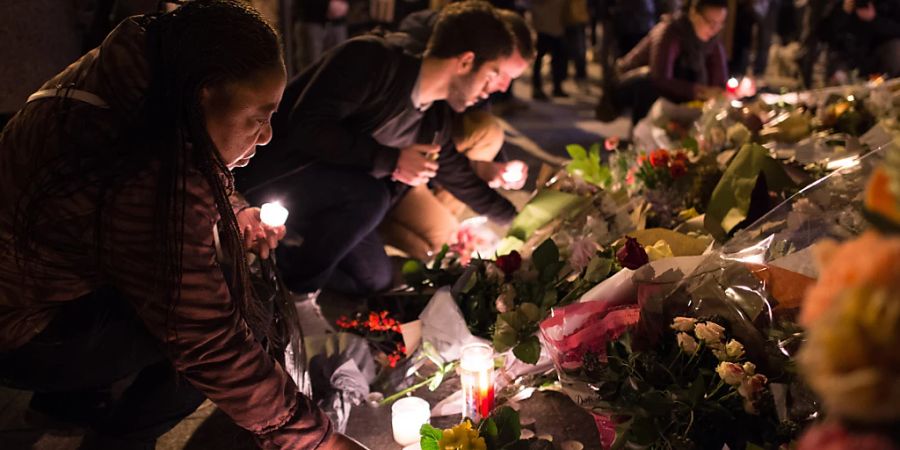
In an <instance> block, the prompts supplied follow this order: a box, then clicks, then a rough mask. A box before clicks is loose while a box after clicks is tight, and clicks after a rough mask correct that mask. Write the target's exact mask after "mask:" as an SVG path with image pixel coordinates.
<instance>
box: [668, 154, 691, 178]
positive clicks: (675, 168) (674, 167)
mask: <svg viewBox="0 0 900 450" xmlns="http://www.w3.org/2000/svg"><path fill="white" fill-rule="evenodd" d="M686 173H687V166H686V165H685V164H684V161H682V160H680V159H676V160H674V161H672V164H670V165H669V175H671V176H672V178H680V177H682V176H684V174H686Z"/></svg>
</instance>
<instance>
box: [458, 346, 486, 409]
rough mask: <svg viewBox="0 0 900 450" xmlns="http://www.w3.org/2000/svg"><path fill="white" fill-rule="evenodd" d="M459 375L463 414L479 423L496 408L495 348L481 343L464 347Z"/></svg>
mask: <svg viewBox="0 0 900 450" xmlns="http://www.w3.org/2000/svg"><path fill="white" fill-rule="evenodd" d="M459 375H460V382H461V384H462V393H463V409H462V415H463V417H468V418H470V419H472V420H473V421H474V422H476V423H477V422H478V421H480V420H481V419H483V418H485V417H487V416H489V415H490V414H491V410H492V409H494V349H493V348H491V346H489V345H487V344H480V343H479V344H470V345H467V346H465V347H463V349H462V354H461V356H460V359H459Z"/></svg>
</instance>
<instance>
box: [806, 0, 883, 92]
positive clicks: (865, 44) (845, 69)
mask: <svg viewBox="0 0 900 450" xmlns="http://www.w3.org/2000/svg"><path fill="white" fill-rule="evenodd" d="M820 32H821V33H822V38H823V39H824V40H825V41H826V42H827V43H828V46H829V58H828V60H829V63H828V66H829V67H828V73H829V74H830V75H831V77H832V81H833V82H835V83H838V84H843V83H847V82H848V81H850V80H849V76H848V75H849V74H850V72H851V71H853V70H856V71H858V73H859V75H861V76H868V75H871V74H885V75H887V76H890V77H897V76H900V1H897V0H842V1H841V2H840V3H839V5H837V6H836V7H835V8H834V9H833V10H832V11H831V14H829V15H828V17H827V18H826V24H825V26H823V27H822V29H821V30H820Z"/></svg>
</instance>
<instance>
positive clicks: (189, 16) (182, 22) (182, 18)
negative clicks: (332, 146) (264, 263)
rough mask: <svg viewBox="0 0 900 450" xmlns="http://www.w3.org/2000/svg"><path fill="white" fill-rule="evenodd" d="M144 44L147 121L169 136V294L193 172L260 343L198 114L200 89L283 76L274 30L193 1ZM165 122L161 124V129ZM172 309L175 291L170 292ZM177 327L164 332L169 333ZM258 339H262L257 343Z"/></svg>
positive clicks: (217, 3) (227, 185) (229, 214)
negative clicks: (207, 192) (215, 217)
mask: <svg viewBox="0 0 900 450" xmlns="http://www.w3.org/2000/svg"><path fill="white" fill-rule="evenodd" d="M147 32H148V35H149V36H150V39H149V41H150V45H151V46H155V47H156V48H151V49H150V54H151V55H152V57H151V67H153V68H154V71H155V73H154V76H153V80H154V81H153V83H152V86H151V95H150V96H149V97H148V98H149V99H150V101H148V104H147V108H146V113H147V118H148V119H149V120H146V121H144V123H148V124H152V126H153V127H154V128H155V129H157V130H170V131H171V133H169V134H168V135H166V136H164V139H166V140H169V141H170V142H168V143H166V144H168V145H164V146H163V147H164V148H172V149H175V151H174V152H169V153H166V154H163V155H159V156H160V159H161V161H160V163H161V164H162V168H163V170H162V171H161V173H160V180H159V183H160V184H159V187H160V188H159V189H158V190H157V195H158V198H157V203H156V205H157V209H158V211H157V212H158V214H159V215H160V217H175V218H177V219H179V220H169V221H166V222H165V225H164V226H165V229H161V230H160V231H162V232H163V234H164V235H163V236H160V238H161V242H165V243H166V244H167V245H166V246H165V247H166V248H165V249H163V251H164V254H163V255H161V256H162V257H163V259H162V262H163V267H164V269H165V270H166V272H167V273H164V276H165V279H167V280H170V282H171V283H172V284H173V287H174V286H178V285H180V278H181V253H182V241H181V236H182V235H183V233H184V230H183V229H182V228H181V227H183V223H184V220H183V218H184V208H185V205H184V201H183V198H181V196H182V195H183V193H184V192H185V188H186V186H185V185H184V183H185V180H186V178H187V177H186V175H187V173H186V171H187V170H189V169H194V170H197V171H199V172H200V173H201V174H202V176H203V178H204V179H205V181H206V182H207V183H208V184H209V186H210V187H211V189H212V193H213V196H214V199H215V205H216V209H217V211H218V213H219V215H220V217H221V221H220V222H219V225H218V232H219V238H220V241H221V243H222V246H223V248H225V249H226V253H227V255H228V257H229V258H230V261H227V263H228V266H230V268H231V269H232V273H231V280H230V283H229V285H230V288H231V293H232V296H233V297H234V298H235V300H236V301H237V305H238V308H239V310H240V312H241V314H242V316H243V317H244V320H245V321H246V322H247V323H248V325H250V328H251V329H253V330H254V332H255V333H257V337H258V338H271V337H272V336H269V334H270V331H269V330H270V329H271V328H270V327H269V326H267V324H266V323H264V322H265V314H264V313H263V310H262V308H261V306H260V305H259V303H258V302H256V301H254V296H253V292H252V286H251V282H250V272H249V269H248V263H247V259H246V256H245V255H246V253H245V252H244V251H243V246H242V240H241V233H240V227H239V226H238V223H237V218H236V217H235V215H234V212H233V210H232V207H231V202H230V200H229V197H230V194H231V193H232V192H233V190H234V178H233V177H232V175H231V172H230V170H229V169H228V167H227V166H226V164H225V162H224V161H223V160H222V158H221V156H220V155H219V152H218V150H217V149H216V147H215V145H214V144H213V142H212V139H211V138H210V136H209V134H208V132H207V130H206V122H205V119H204V116H203V112H202V110H201V108H200V98H201V90H202V89H203V88H204V87H212V86H220V85H223V84H226V83H231V82H236V81H241V80H247V79H251V77H252V76H254V75H256V74H258V73H260V72H263V71H266V70H271V69H274V68H280V69H282V70H283V68H284V63H283V61H282V58H281V48H280V44H279V41H278V37H277V35H276V33H275V30H274V29H272V27H271V26H270V25H268V24H267V23H266V21H265V20H264V19H263V18H262V16H261V15H260V14H259V13H258V12H256V11H255V10H253V9H252V8H250V7H249V6H247V5H246V4H245V3H244V2H240V1H236V0H196V1H193V2H189V3H186V4H185V5H184V6H182V7H180V8H179V9H176V10H175V11H173V12H171V13H169V14H165V15H163V16H161V17H159V18H157V19H156V20H154V21H153V22H151V23H150V24H149V25H148V27H147ZM159 122H163V123H159ZM173 292H174V294H175V295H176V298H175V299H174V301H173V302H172V305H171V307H172V308H174V306H175V302H176V301H177V294H178V289H177V288H176V289H174V290H173ZM175 325H177V324H172V327H170V329H171V330H172V331H175V330H176V328H175ZM260 333H262V336H260Z"/></svg>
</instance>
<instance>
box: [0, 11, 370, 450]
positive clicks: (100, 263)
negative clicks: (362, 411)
mask: <svg viewBox="0 0 900 450" xmlns="http://www.w3.org/2000/svg"><path fill="white" fill-rule="evenodd" d="M284 85H285V72H284V64H283V62H282V58H281V49H280V45H279V42H278V37H277V36H276V34H275V32H274V30H273V29H272V28H271V27H270V26H269V25H268V24H266V23H265V21H264V20H263V19H262V18H261V17H260V16H259V14H258V13H256V12H255V11H253V10H252V9H250V8H248V7H247V6H245V5H244V3H242V2H239V1H237V0H197V1H194V2H190V3H187V4H186V5H185V6H183V7H181V8H179V9H177V10H176V11H174V12H172V13H169V14H165V15H161V16H135V17H132V18H129V19H127V20H125V21H123V22H122V23H121V24H120V25H119V26H118V27H117V28H116V29H115V30H114V31H113V32H112V33H110V35H109V36H107V38H106V39H105V40H104V41H103V43H102V44H101V45H100V47H98V48H96V49H94V50H92V51H91V52H89V53H87V54H86V55H84V56H83V57H82V58H81V59H79V60H78V61H76V62H75V63H74V64H72V65H70V66H69V67H68V68H66V69H65V70H64V71H62V72H61V73H59V74H58V75H56V76H55V77H54V78H53V79H51V80H50V81H48V82H47V83H45V84H44V86H42V88H41V90H39V91H38V92H36V93H35V94H33V95H32V96H31V97H30V98H29V101H28V103H27V104H26V105H25V106H24V107H23V108H22V109H21V110H20V111H19V112H18V113H17V114H16V115H15V116H14V117H13V118H12V119H11V121H10V122H9V123H8V124H7V126H6V127H5V128H4V130H3V133H2V135H0V383H3V384H6V385H9V386H13V387H17V388H21V389H27V390H32V391H35V395H34V397H33V399H32V403H31V405H30V408H31V410H32V411H34V412H36V413H39V414H43V415H45V416H46V415H49V416H51V418H53V419H57V420H63V421H75V422H79V425H82V426H85V427H87V428H89V430H90V434H89V435H88V438H87V440H86V443H87V444H86V446H89V445H90V444H91V443H93V444H94V445H95V446H96V447H98V448H116V449H127V448H148V449H152V448H153V447H154V445H155V442H156V439H157V438H158V437H159V436H160V435H162V434H163V433H165V432H166V431H167V430H169V429H170V428H171V427H172V426H174V425H175V424H176V423H178V422H179V421H180V420H181V419H182V418H184V417H185V416H187V415H188V414H190V413H191V412H192V411H193V410H194V409H195V408H196V407H197V406H198V405H199V404H200V403H201V402H202V401H203V399H204V398H209V399H210V400H212V401H213V402H214V403H216V405H217V406H218V407H219V408H220V409H222V410H223V411H224V412H225V413H226V414H228V415H229V416H230V417H231V418H232V419H233V420H234V421H235V422H236V423H237V424H238V425H240V426H241V427H243V428H245V429H247V430H249V431H250V432H252V433H253V434H254V435H255V437H256V440H257V442H258V443H259V445H260V446H261V447H264V448H279V449H280V448H291V449H306V448H336V449H341V448H360V447H359V446H358V445H356V444H354V443H353V442H352V441H350V440H349V439H347V438H345V437H343V436H340V435H339V434H337V433H336V432H334V431H333V430H332V426H331V423H330V422H329V420H328V418H327V417H326V416H325V414H323V413H322V412H321V411H320V410H318V409H317V408H316V406H315V405H314V404H313V403H312V402H311V401H310V399H309V398H307V397H305V396H304V395H302V393H301V392H300V391H299V390H298V387H297V385H296V384H295V382H294V381H293V380H292V378H291V377H290V376H289V375H288V373H287V372H286V371H285V370H284V368H283V366H282V364H281V363H279V362H278V361H277V360H276V359H278V358H273V357H272V356H271V354H276V355H277V354H278V350H279V349H280V350H282V351H283V348H284V343H285V342H287V341H294V342H295V343H296V338H297V336H298V332H297V330H293V329H292V328H293V327H290V326H286V322H291V321H287V320H274V319H273V314H272V313H271V307H264V306H263V305H262V304H261V303H260V302H258V301H257V300H256V299H255V298H254V293H253V289H252V286H251V283H250V281H249V270H248V264H247V258H246V256H245V255H246V253H245V250H249V249H251V248H252V249H254V250H255V251H256V252H257V253H258V254H259V256H261V257H266V256H267V255H268V251H269V249H270V248H271V247H274V245H275V244H276V243H277V240H278V239H279V238H280V237H281V236H282V235H283V231H284V230H283V228H275V229H273V228H268V227H266V226H263V225H262V224H261V223H260V222H259V211H258V209H255V208H247V205H246V204H242V203H241V202H239V201H237V196H236V195H235V193H234V191H233V179H232V176H231V172H230V169H232V168H234V167H238V166H243V165H246V164H247V163H248V161H249V159H250V158H251V157H252V156H253V154H254V152H255V150H256V146H257V145H265V144H266V143H268V141H269V140H270V139H271V135H272V129H271V126H270V125H269V120H270V117H271V115H272V113H273V112H274V111H275V109H276V107H277V105H278V102H279V101H280V99H281V95H282V91H283V90H284ZM217 247H219V248H221V249H222V251H221V252H220V253H219V257H221V255H229V256H227V257H226V258H224V259H225V260H224V261H223V264H222V266H225V267H228V268H229V270H228V274H227V276H226V274H225V273H223V270H222V266H220V265H219V261H218V259H217ZM273 323H278V325H279V326H273V325H272V324H273ZM282 354H283V353H282Z"/></svg>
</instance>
